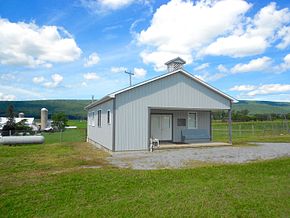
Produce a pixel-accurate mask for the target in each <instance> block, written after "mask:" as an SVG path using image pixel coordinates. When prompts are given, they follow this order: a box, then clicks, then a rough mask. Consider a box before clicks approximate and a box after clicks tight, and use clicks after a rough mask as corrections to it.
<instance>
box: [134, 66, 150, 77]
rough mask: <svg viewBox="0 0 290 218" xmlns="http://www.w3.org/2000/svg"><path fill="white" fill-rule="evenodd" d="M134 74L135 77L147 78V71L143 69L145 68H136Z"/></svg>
mask: <svg viewBox="0 0 290 218" xmlns="http://www.w3.org/2000/svg"><path fill="white" fill-rule="evenodd" d="M133 73H134V77H136V78H143V77H145V76H146V74H147V71H146V70H145V69H143V68H134V71H133Z"/></svg>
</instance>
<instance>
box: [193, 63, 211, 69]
mask: <svg viewBox="0 0 290 218" xmlns="http://www.w3.org/2000/svg"><path fill="white" fill-rule="evenodd" d="M208 67H209V63H204V64H201V65H199V66H197V67H196V68H194V71H202V70H204V69H206V68H208Z"/></svg>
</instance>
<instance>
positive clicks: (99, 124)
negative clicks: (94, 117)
mask: <svg viewBox="0 0 290 218" xmlns="http://www.w3.org/2000/svg"><path fill="white" fill-rule="evenodd" d="M101 126H102V110H98V127H101Z"/></svg>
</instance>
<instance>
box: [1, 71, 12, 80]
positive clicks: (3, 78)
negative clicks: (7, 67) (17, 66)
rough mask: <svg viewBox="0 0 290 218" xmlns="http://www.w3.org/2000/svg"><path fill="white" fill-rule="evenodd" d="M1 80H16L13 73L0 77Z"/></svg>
mask: <svg viewBox="0 0 290 218" xmlns="http://www.w3.org/2000/svg"><path fill="white" fill-rule="evenodd" d="M0 79H1V80H14V79H16V77H15V75H14V74H12V73H4V74H2V75H1V76H0Z"/></svg>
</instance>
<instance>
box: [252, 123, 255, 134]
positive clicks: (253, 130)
mask: <svg viewBox="0 0 290 218" xmlns="http://www.w3.org/2000/svg"><path fill="white" fill-rule="evenodd" d="M252 135H255V127H254V125H253V124H252Z"/></svg>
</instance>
